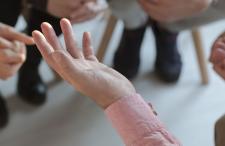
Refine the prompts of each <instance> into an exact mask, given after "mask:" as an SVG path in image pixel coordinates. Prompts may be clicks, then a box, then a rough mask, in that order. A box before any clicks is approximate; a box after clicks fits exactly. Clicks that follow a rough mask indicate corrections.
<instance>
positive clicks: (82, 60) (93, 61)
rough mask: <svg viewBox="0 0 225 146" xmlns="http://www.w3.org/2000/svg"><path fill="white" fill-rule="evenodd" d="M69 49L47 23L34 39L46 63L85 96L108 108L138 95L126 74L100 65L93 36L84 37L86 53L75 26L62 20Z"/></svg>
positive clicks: (36, 33)
mask: <svg viewBox="0 0 225 146" xmlns="http://www.w3.org/2000/svg"><path fill="white" fill-rule="evenodd" d="M60 24H61V28H62V32H63V34H64V40H65V44H66V49H65V48H63V46H62V45H61V44H60V42H59V41H58V39H57V37H56V35H55V32H54V29H53V28H52V26H51V25H50V24H48V23H46V22H44V23H43V24H42V25H41V28H42V32H43V33H41V32H39V31H34V32H33V34H32V35H33V38H34V41H35V43H36V44H37V47H38V49H39V51H40V52H41V54H42V56H43V57H44V59H45V60H46V62H47V63H48V64H49V65H50V66H51V67H52V68H53V69H54V70H55V71H56V72H58V73H59V75H60V76H61V77H62V78H63V79H65V80H66V81H68V82H69V83H70V84H71V85H72V86H74V87H75V88H76V89H77V90H78V91H80V92H81V93H83V94H85V95H87V96H89V97H91V98H92V99H93V100H94V101H95V102H96V103H97V104H98V105H99V106H101V107H102V108H107V107H108V106H109V105H111V104H112V103H114V102H115V101H116V100H118V99H119V98H121V97H124V96H129V95H130V94H134V93H136V91H135V89H134V87H133V85H132V84H131V83H130V81H128V80H127V79H126V78H125V77H124V76H123V75H121V74H120V73H118V72H116V71H115V70H113V69H112V68H109V67H107V66H106V65H104V64H102V63H100V62H98V60H97V58H96V57H95V55H94V53H93V48H92V45H91V36H90V33H87V32H85V33H84V35H83V50H80V49H79V48H78V47H77V43H76V40H75V36H74V34H73V30H72V26H71V24H70V22H69V21H68V20H67V19H62V20H61V22H60Z"/></svg>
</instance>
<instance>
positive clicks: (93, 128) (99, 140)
mask: <svg viewBox="0 0 225 146" xmlns="http://www.w3.org/2000/svg"><path fill="white" fill-rule="evenodd" d="M224 25H225V21H221V22H217V23H214V24H212V25H209V26H206V27H203V28H202V29H201V30H202V36H203V37H202V39H203V42H204V48H205V52H206V55H207V57H208V56H209V53H210V47H211V44H212V42H213V40H214V39H215V38H216V37H217V36H218V35H219V34H220V33H221V32H222V31H223V30H224ZM19 27H23V23H22V21H21V22H20V23H19ZM96 27H97V28H100V29H103V28H104V22H103V21H102V20H101V21H97V20H96V21H92V22H90V23H88V24H83V26H74V29H75V31H76V32H78V36H80V34H81V32H82V31H84V30H85V29H88V30H90V31H91V32H92V33H93V37H94V43H95V46H97V45H98V43H97V42H99V39H100V35H99V34H101V33H102V31H100V32H99V30H98V29H95V28H96ZM121 29H122V25H121V23H119V24H118V28H117V30H116V32H115V34H114V37H113V40H112V42H111V44H110V46H109V49H108V52H107V55H106V58H105V63H106V64H111V60H112V56H113V52H114V50H115V48H116V47H117V45H118V40H119V39H120V34H121ZM179 48H180V51H181V54H182V58H183V63H184V66H183V72H182V75H181V78H180V80H179V82H178V83H177V84H174V85H167V84H164V83H162V82H160V81H159V80H158V79H157V77H156V76H155V75H154V73H153V69H154V58H155V47H154V38H153V36H152V33H151V30H150V29H149V30H148V31H147V33H146V37H145V40H144V43H143V47H142V64H141V69H140V73H139V75H138V77H137V78H136V79H135V80H134V82H133V83H134V85H135V87H136V88H137V91H138V92H139V93H140V94H142V96H143V97H144V98H145V99H146V100H148V101H151V102H152V104H153V105H154V106H155V108H156V109H157V111H158V114H159V116H160V118H161V120H162V121H163V122H164V123H165V124H166V126H167V127H168V129H169V130H170V131H171V132H172V133H173V134H174V135H175V136H176V137H177V138H178V139H180V141H181V142H182V143H183V145H184V146H213V145H214V141H213V138H214V123H215V121H216V120H217V119H218V118H219V117H220V116H221V115H223V114H224V113H225V82H224V81H222V80H221V79H220V78H219V77H218V76H217V75H216V74H215V73H214V72H213V70H212V69H211V68H212V67H211V65H210V64H208V70H209V75H210V84H209V85H208V86H202V85H201V84H200V82H201V80H200V76H199V69H198V64H197V60H196V55H195V51H194V47H193V44H192V37H191V35H190V32H188V31H185V32H182V33H181V35H180V38H179ZM41 74H42V75H43V76H44V79H45V80H46V82H48V81H50V80H51V79H52V78H53V75H52V73H51V71H50V70H49V68H48V67H47V66H46V64H45V63H43V64H42V66H41ZM15 85H16V77H13V78H12V79H10V80H8V81H1V82H0V86H1V90H2V92H3V94H4V95H5V96H6V98H7V102H8V104H9V109H10V123H9V125H8V127H7V128H6V129H4V130H1V131H0V146H122V145H123V144H122V141H121V139H120V138H119V136H118V135H117V134H116V132H115V130H114V129H113V128H112V127H111V125H110V123H108V121H107V119H106V118H105V116H104V113H103V112H102V111H101V109H100V108H98V107H97V106H96V105H95V103H93V102H92V101H91V100H89V99H88V98H87V97H84V96H82V95H80V94H79V93H77V92H76V91H75V90H74V89H73V88H72V87H70V86H69V85H68V84H67V83H65V82H60V83H59V84H56V85H54V86H51V87H50V88H49V92H48V102H47V103H46V104H45V105H44V106H42V107H31V106H29V105H27V104H26V103H24V102H22V101H21V100H19V99H18V98H17V97H16V96H15V91H16V90H15Z"/></svg>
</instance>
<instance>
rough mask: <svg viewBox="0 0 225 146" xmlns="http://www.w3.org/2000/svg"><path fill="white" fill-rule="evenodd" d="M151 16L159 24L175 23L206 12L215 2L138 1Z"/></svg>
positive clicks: (201, 0)
mask: <svg viewBox="0 0 225 146" xmlns="http://www.w3.org/2000/svg"><path fill="white" fill-rule="evenodd" d="M138 1H139V3H140V5H141V6H142V8H143V9H144V10H145V11H146V13H148V14H149V16H150V17H151V18H153V19H155V20H156V21H159V22H174V21H178V20H182V19H185V18H187V17H190V16H194V15H196V14H198V13H200V12H202V11H204V10H206V9H207V8H208V7H209V6H210V4H211V3H212V1H213V0H189V1H186V0H138Z"/></svg>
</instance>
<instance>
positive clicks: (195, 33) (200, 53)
mask: <svg viewBox="0 0 225 146" xmlns="http://www.w3.org/2000/svg"><path fill="white" fill-rule="evenodd" d="M192 37H193V41H194V45H195V50H196V55H197V59H198V64H199V69H200V73H201V78H202V84H203V85H207V84H208V83H209V77H208V71H207V65H206V60H205V54H204V49H203V46H202V40H201V34H200V32H199V30H197V29H194V30H192Z"/></svg>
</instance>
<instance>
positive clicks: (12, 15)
mask: <svg viewBox="0 0 225 146" xmlns="http://www.w3.org/2000/svg"><path fill="white" fill-rule="evenodd" d="M20 12H21V0H16V1H15V0H2V1H1V5H0V14H1V15H0V22H1V23H5V24H8V25H11V26H14V25H15V24H16V22H17V19H18V16H19V15H20ZM8 120H9V113H8V109H7V104H6V101H5V100H4V98H3V97H2V95H1V94H0V128H3V127H5V126H6V125H7V123H8Z"/></svg>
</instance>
